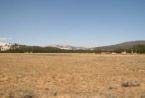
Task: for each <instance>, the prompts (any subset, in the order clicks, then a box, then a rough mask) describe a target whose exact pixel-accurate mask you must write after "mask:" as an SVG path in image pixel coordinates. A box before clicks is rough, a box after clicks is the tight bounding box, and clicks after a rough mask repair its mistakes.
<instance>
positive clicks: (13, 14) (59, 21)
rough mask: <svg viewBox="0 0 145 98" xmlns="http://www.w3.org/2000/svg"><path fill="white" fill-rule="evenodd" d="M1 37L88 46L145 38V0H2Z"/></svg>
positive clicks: (0, 15) (40, 42)
mask: <svg viewBox="0 0 145 98" xmlns="http://www.w3.org/2000/svg"><path fill="white" fill-rule="evenodd" d="M0 40H5V41H10V42H15V43H21V44H28V45H41V46H45V45H54V44H63V45H74V46H85V47H92V46H103V45H110V44H116V43H120V42H125V41H134V40H145V0H0Z"/></svg>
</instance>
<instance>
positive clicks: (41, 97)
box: [0, 54, 145, 98]
mask: <svg viewBox="0 0 145 98" xmlns="http://www.w3.org/2000/svg"><path fill="white" fill-rule="evenodd" d="M125 81H137V82H138V83H139V85H137V86H129V87H124V86H122V83H124V82H125ZM0 98H145V55H119V54H117V55H111V54H110V55H105V54H103V55H99V54H0Z"/></svg>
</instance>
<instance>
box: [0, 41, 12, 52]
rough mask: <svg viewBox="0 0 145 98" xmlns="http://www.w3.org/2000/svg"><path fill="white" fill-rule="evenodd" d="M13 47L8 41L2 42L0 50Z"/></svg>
mask: <svg viewBox="0 0 145 98" xmlns="http://www.w3.org/2000/svg"><path fill="white" fill-rule="evenodd" d="M10 48H11V44H10V43H7V42H0V50H1V51H6V50H9V49H10Z"/></svg>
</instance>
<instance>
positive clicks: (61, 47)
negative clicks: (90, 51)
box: [49, 45, 86, 50]
mask: <svg viewBox="0 0 145 98" xmlns="http://www.w3.org/2000/svg"><path fill="white" fill-rule="evenodd" d="M49 46H50V47H56V48H59V49H64V50H79V49H82V50H86V48H84V47H75V46H71V45H49Z"/></svg>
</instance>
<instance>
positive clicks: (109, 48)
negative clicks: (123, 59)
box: [94, 40, 145, 51]
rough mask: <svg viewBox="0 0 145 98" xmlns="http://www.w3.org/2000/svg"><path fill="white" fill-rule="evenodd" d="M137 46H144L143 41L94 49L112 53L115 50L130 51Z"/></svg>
mask: <svg viewBox="0 0 145 98" xmlns="http://www.w3.org/2000/svg"><path fill="white" fill-rule="evenodd" d="M138 45H145V40H140V41H129V42H124V43H120V44H116V45H109V46H102V47H95V48H94V49H96V50H97V49H98V50H106V51H113V50H116V49H124V50H125V49H131V48H134V47H136V46H138Z"/></svg>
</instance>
